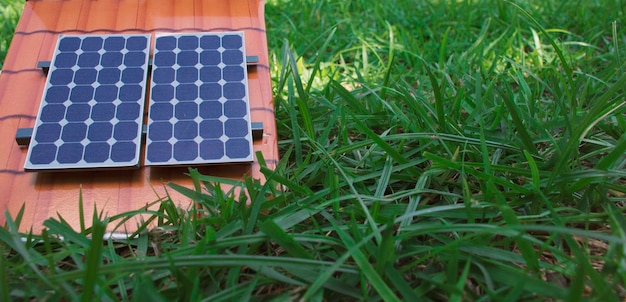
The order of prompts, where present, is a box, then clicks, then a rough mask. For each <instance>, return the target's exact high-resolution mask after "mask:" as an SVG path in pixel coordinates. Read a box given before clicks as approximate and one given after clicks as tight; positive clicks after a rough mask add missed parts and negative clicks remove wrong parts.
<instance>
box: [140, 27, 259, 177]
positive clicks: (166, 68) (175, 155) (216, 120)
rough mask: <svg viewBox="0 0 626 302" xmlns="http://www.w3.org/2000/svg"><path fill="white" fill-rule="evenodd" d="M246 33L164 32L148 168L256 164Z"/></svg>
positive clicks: (157, 58) (155, 75) (157, 56)
mask: <svg viewBox="0 0 626 302" xmlns="http://www.w3.org/2000/svg"><path fill="white" fill-rule="evenodd" d="M245 53H246V52H245V43H244V34H243V32H228V33H198V34H160V35H157V37H156V40H155V50H154V58H153V67H152V80H151V81H152V82H151V91H150V105H149V113H148V132H147V138H146V145H147V146H146V158H145V163H146V165H182V164H211V163H230V162H251V161H252V160H253V153H252V133H251V127H250V109H249V100H248V80H247V69H246V60H245V58H246V56H245Z"/></svg>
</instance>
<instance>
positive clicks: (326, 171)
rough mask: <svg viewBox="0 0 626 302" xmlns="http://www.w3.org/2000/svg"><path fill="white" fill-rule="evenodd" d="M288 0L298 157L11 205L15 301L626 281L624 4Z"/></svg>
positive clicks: (287, 154) (328, 295)
mask: <svg viewBox="0 0 626 302" xmlns="http://www.w3.org/2000/svg"><path fill="white" fill-rule="evenodd" d="M268 2H269V3H268V5H267V7H266V17H267V27H268V39H269V43H270V57H271V60H272V62H273V65H272V76H273V79H274V82H273V89H274V96H275V106H276V112H277V113H276V114H277V122H278V132H279V136H280V141H279V146H280V149H281V158H282V160H281V162H280V164H279V165H278V168H277V169H275V170H273V171H272V170H269V169H267V168H263V169H262V171H263V173H264V174H265V176H266V178H267V179H268V181H267V183H266V184H264V185H261V184H260V183H258V182H256V181H254V180H251V179H247V180H245V181H243V182H241V183H233V184H235V186H238V187H241V188H242V190H244V191H245V192H246V194H245V195H247V196H249V197H250V198H249V205H248V206H246V205H245V202H243V201H242V200H236V199H235V198H234V197H233V194H232V191H231V192H224V191H223V190H222V189H221V186H220V183H232V182H231V181H228V180H223V179H216V178H213V177H209V176H203V175H200V174H199V173H197V172H196V171H195V170H190V173H189V174H190V177H191V179H192V180H193V181H194V183H195V186H194V189H186V188H183V187H180V186H178V185H176V184H171V189H172V190H178V191H180V192H182V193H184V194H185V195H187V196H189V197H190V198H192V199H193V200H195V201H197V205H196V206H194V207H193V208H191V209H178V208H176V207H175V204H176V201H172V200H169V199H165V200H159V201H156V202H155V203H156V204H157V205H159V210H158V211H154V212H146V211H143V210H138V211H136V212H132V213H125V214H121V215H117V216H114V217H108V218H106V219H105V218H104V217H102V218H101V219H98V218H97V217H98V215H94V217H96V219H95V220H94V221H93V222H92V224H93V226H92V227H90V228H86V229H81V230H72V229H70V228H69V227H68V226H67V224H66V223H64V222H63V221H62V220H61V219H51V220H48V221H46V223H45V225H46V227H47V229H46V232H44V234H41V235H33V234H20V233H18V232H17V231H16V230H17V225H18V224H19V220H20V217H19V215H18V216H17V217H13V218H10V217H9V218H7V220H8V221H9V222H8V223H7V227H5V228H2V229H0V243H1V244H0V251H1V253H2V257H0V261H2V262H0V289H2V293H0V294H2V299H1V300H10V299H23V300H27V299H38V300H39V299H41V300H43V299H50V300H58V299H72V300H78V299H82V300H91V299H94V298H95V299H97V300H119V299H121V300H127V301H132V300H139V299H147V297H151V298H152V299H153V300H173V299H180V300H210V301H221V300H233V299H236V300H255V301H256V300H276V301H284V300H300V299H303V300H307V301H308V300H311V301H325V300H327V301H331V300H385V301H394V300H406V301H416V300H420V299H421V300H452V301H461V300H472V301H473V300H481V301H483V300H506V301H510V300H545V299H552V300H567V301H580V300H584V299H592V300H601V301H620V300H623V299H624V298H625V297H626V290H625V287H624V285H625V283H626V259H625V256H626V255H625V247H626V246H625V244H626V219H625V218H624V212H625V210H624V205H625V202H626V172H624V171H625V170H624V165H625V163H626V156H625V155H624V154H625V151H626V134H625V133H626V131H625V130H626V120H625V113H626V112H625V109H624V102H625V95H624V89H623V87H625V84H626V75H625V74H624V63H623V62H624V57H625V54H626V53H625V52H624V49H625V48H626V45H625V43H624V42H625V41H626V31H625V30H624V29H623V24H622V23H620V21H619V20H624V16H625V13H626V12H625V11H624V10H625V8H626V6H625V5H624V3H623V2H622V1H619V0H603V1H556V0H555V1H532V0H528V1H517V2H514V3H512V2H507V1H487V0H475V1H401V0H395V1H393V0H390V1H385V2H383V1H371V0H368V1H366V0H360V1H323V0H319V1H296V0H294V1H268ZM260 162H261V164H262V166H264V165H263V160H262V158H260ZM279 188H280V189H279ZM94 210H95V209H94ZM146 213H147V214H150V215H151V216H152V218H151V219H150V220H148V221H146V224H144V225H143V226H142V227H141V228H140V230H139V231H138V236H135V237H133V238H131V239H128V240H113V239H106V238H105V240H104V241H102V240H101V239H100V238H102V234H103V232H104V226H105V224H107V223H108V225H109V226H115V225H120V224H122V222H123V221H125V220H127V219H129V218H130V217H132V216H133V215H138V214H146ZM197 214H201V215H197ZM149 222H156V223H157V224H158V227H157V228H153V229H148V228H147V227H146V225H147V223H149ZM60 237H62V238H63V240H59V238H60ZM90 238H93V240H92V239H90Z"/></svg>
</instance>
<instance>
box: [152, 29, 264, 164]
mask: <svg viewBox="0 0 626 302" xmlns="http://www.w3.org/2000/svg"><path fill="white" fill-rule="evenodd" d="M227 35H228V36H230V35H236V36H239V37H241V44H242V45H241V47H240V48H239V50H240V52H241V55H242V57H243V60H242V63H241V64H240V65H233V64H225V66H222V67H220V68H221V69H222V70H223V69H224V68H225V67H228V66H239V67H240V68H241V69H242V70H243V80H242V81H241V83H243V86H244V95H243V97H241V98H240V100H242V101H243V102H244V103H245V107H246V108H245V115H244V117H243V118H242V119H243V120H245V121H246V123H247V125H246V131H247V134H246V135H245V136H243V137H242V136H235V138H244V139H245V140H247V142H248V144H247V147H248V150H247V152H248V155H247V156H245V157H238V158H230V157H227V156H226V153H227V152H228V149H227V147H224V150H223V151H224V155H223V156H222V157H221V158H220V159H202V158H201V151H200V144H201V143H202V142H200V141H198V140H199V139H201V138H200V131H202V130H201V129H200V127H201V123H202V122H204V121H206V120H202V118H201V117H200V115H201V112H200V111H201V108H202V104H203V103H205V102H209V100H207V99H202V96H201V92H200V91H198V95H197V97H196V98H195V99H194V101H195V102H196V104H197V106H198V110H197V117H196V119H195V124H196V125H197V127H198V130H197V131H198V135H197V136H196V139H195V143H196V144H197V145H198V152H197V156H196V157H195V158H194V159H190V160H180V159H176V156H175V154H174V152H176V151H175V146H174V143H171V142H168V144H169V146H171V149H170V151H171V156H170V157H169V160H167V161H153V160H151V159H150V155H151V145H153V144H154V143H155V142H159V141H158V140H153V139H152V138H151V129H154V128H153V127H152V126H153V125H154V122H155V120H154V119H153V118H152V114H153V108H154V105H155V104H157V103H159V104H163V103H166V104H172V102H174V104H173V105H176V104H177V103H178V104H180V103H179V100H178V99H176V93H177V92H176V89H177V88H176V87H173V88H172V89H173V90H174V91H173V92H172V98H173V99H172V100H170V101H169V102H162V101H158V102H157V101H155V100H154V97H155V95H156V93H153V92H154V89H155V87H157V85H158V83H157V82H155V72H158V70H159V68H160V67H159V66H158V60H157V59H156V58H157V55H158V54H159V53H160V52H161V50H159V49H158V48H157V47H158V46H157V43H158V41H159V39H161V38H165V37H175V38H176V41H177V43H178V41H179V40H180V38H181V37H185V36H193V37H195V38H197V39H198V40H200V39H201V38H202V37H207V36H217V37H219V38H220V41H222V39H223V37H224V36H227ZM245 44H246V43H245V33H244V32H243V31H229V32H193V33H155V39H154V48H153V60H152V62H153V65H152V71H151V80H150V98H149V104H148V108H149V110H148V117H147V127H146V128H147V134H146V144H145V145H146V146H145V149H146V150H145V156H144V164H145V165H146V166H189V165H210V164H232V163H251V162H253V161H254V149H253V137H252V121H251V114H250V99H249V89H248V84H249V82H248V72H247V62H246V45H245ZM200 47H201V46H200V43H199V45H198V48H197V51H207V50H208V51H210V50H211V49H203V50H200ZM177 48H178V47H176V49H177ZM179 51H180V50H179ZM164 52H165V51H164ZM172 52H173V51H172ZM168 53H171V52H168ZM176 59H178V56H177V57H176ZM200 61H201V56H200V53H199V59H198V63H197V64H196V65H195V66H196V69H197V71H198V82H202V81H201V80H200V78H201V77H202V76H201V74H200V69H201V67H199V66H200V65H201V66H202V67H206V66H209V65H202V64H201V62H200ZM176 64H177V63H176ZM220 64H223V59H220ZM177 70H178V69H175V70H174V73H176V72H177ZM220 80H222V81H224V82H222V84H220V85H222V88H223V85H225V84H228V83H232V82H230V81H226V80H225V79H224V74H223V73H222V75H221V79H220ZM175 81H176V80H173V81H172V83H173V82H175ZM198 82H196V83H198ZM165 83H167V82H164V83H161V84H164V85H162V86H165V85H166V84H165ZM202 83H203V84H206V83H207V82H202ZM221 97H222V98H224V92H223V91H222V94H221ZM213 101H215V100H213ZM227 102H229V101H225V102H222V107H223V106H224V105H225V104H226V103H227ZM223 110H224V109H222V112H223ZM175 115H176V112H175V111H174V112H173V113H172V116H175ZM222 119H223V120H221V123H222V125H224V129H223V134H224V136H226V135H225V133H226V131H228V130H227V129H225V124H226V122H227V121H228V120H230V118H226V119H224V118H222ZM164 124H167V123H164ZM169 125H170V126H171V127H172V137H174V136H175V134H174V132H175V131H176V130H175V129H174V128H175V127H176V125H177V124H176V122H174V123H172V122H169ZM152 131H156V130H152ZM222 143H224V144H226V142H222ZM162 144H163V145H166V144H165V143H162Z"/></svg>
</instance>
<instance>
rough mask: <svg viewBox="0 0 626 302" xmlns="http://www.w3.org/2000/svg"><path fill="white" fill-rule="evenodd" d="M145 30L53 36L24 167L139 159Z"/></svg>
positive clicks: (125, 163) (115, 164)
mask: <svg viewBox="0 0 626 302" xmlns="http://www.w3.org/2000/svg"><path fill="white" fill-rule="evenodd" d="M149 46H150V35H67V36H64V35H61V36H60V37H59V40H58V43H57V48H56V50H55V52H54V57H53V59H52V63H51V67H50V72H49V73H48V79H47V81H46V87H45V91H44V95H43V97H42V100H41V106H40V109H39V114H38V116H37V121H36V124H35V127H34V130H33V136H32V139H31V143H30V145H29V150H28V155H27V160H26V163H25V165H24V167H25V169H27V170H59V169H69V168H90V169H100V168H119V167H136V166H138V164H139V147H140V143H141V128H142V119H143V114H142V113H143V105H144V98H145V97H144V95H145V87H146V72H147V67H148V56H149Z"/></svg>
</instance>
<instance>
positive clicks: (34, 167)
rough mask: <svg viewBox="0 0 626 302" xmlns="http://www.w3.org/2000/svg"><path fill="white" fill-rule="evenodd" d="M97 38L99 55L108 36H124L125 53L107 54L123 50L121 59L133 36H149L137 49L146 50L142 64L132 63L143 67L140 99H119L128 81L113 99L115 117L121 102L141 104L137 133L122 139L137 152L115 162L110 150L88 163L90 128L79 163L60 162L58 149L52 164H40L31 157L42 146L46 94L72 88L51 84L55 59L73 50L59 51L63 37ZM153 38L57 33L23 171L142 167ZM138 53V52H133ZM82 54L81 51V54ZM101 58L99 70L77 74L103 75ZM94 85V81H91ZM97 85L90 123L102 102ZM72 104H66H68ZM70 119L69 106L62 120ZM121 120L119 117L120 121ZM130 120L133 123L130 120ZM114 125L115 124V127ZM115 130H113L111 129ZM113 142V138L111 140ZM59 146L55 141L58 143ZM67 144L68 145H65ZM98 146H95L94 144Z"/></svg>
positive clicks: (119, 35)
mask: <svg viewBox="0 0 626 302" xmlns="http://www.w3.org/2000/svg"><path fill="white" fill-rule="evenodd" d="M94 37H99V38H102V39H103V45H102V46H101V47H100V49H99V50H98V51H97V52H98V53H99V54H100V56H102V55H103V54H105V53H107V51H105V50H104V48H105V46H104V41H106V39H109V38H114V37H121V38H124V40H125V41H124V45H125V46H124V48H123V49H124V50H126V52H124V53H123V51H122V50H120V51H119V52H116V51H109V52H108V53H122V55H123V56H122V58H123V59H125V58H126V55H125V54H126V53H128V52H129V51H128V50H127V49H126V47H127V46H128V44H127V42H128V39H129V38H133V37H142V38H145V39H146V46H145V48H142V49H137V51H136V52H143V53H144V61H143V63H142V64H141V65H137V66H133V67H135V68H138V69H139V68H141V69H142V74H143V77H142V79H141V80H140V81H139V82H138V83H133V85H136V86H140V88H141V92H140V95H139V98H138V100H136V101H135V102H122V101H121V100H120V94H121V91H122V88H123V87H125V86H126V83H124V84H121V85H120V84H118V85H117V89H118V91H117V95H116V98H115V99H114V100H113V101H112V103H113V102H116V101H117V104H114V108H115V113H114V118H117V117H115V114H117V112H118V111H117V109H118V108H119V106H120V105H122V104H129V103H130V104H135V103H136V104H138V105H139V109H138V112H139V116H138V117H137V118H136V119H135V120H134V123H135V124H136V125H137V132H136V133H137V135H136V136H135V137H134V138H133V139H132V140H131V139H125V140H123V142H126V141H128V142H132V143H133V144H134V145H135V148H134V149H135V150H134V154H133V156H132V158H131V159H130V160H125V161H113V160H112V159H111V151H110V150H109V153H108V157H107V159H106V160H105V161H100V162H97V161H96V162H92V163H89V162H86V161H85V152H86V149H87V146H89V145H90V144H92V143H93V142H88V143H86V144H84V143H83V141H85V140H87V141H88V135H89V132H88V131H89V129H88V130H87V132H85V133H84V138H83V140H81V144H83V145H84V146H83V151H82V156H81V159H80V160H79V161H78V162H76V163H60V162H59V161H58V157H59V156H58V149H57V151H56V153H55V155H54V160H52V162H51V163H49V164H38V163H33V162H32V160H31V156H32V155H33V148H36V146H38V145H40V142H38V141H37V139H36V138H37V133H38V132H39V131H42V130H41V128H40V127H41V126H42V124H44V122H43V121H42V112H43V110H44V108H45V107H46V106H47V105H49V104H50V103H49V102H47V101H46V97H47V96H48V93H49V89H50V88H52V87H69V86H68V85H70V84H68V85H65V86H63V85H54V84H52V80H53V73H54V71H55V70H57V67H56V64H55V63H56V61H57V58H58V56H59V54H62V53H65V54H68V53H71V52H63V51H62V50H60V45H61V42H62V40H63V39H68V38H79V39H81V43H82V41H84V40H85V39H87V38H94ZM151 41H152V35H151V34H101V35H94V34H61V35H59V36H58V38H57V41H56V44H55V48H54V52H53V56H52V60H51V63H50V68H49V71H48V75H47V77H46V82H45V86H44V90H43V93H42V96H41V101H40V105H39V109H38V112H37V119H36V122H35V125H34V127H33V132H32V137H31V142H30V144H29V146H28V151H27V155H26V160H25V163H24V170H25V171H40V172H44V171H72V170H80V171H84V170H109V169H134V168H139V164H140V161H141V145H142V136H143V131H142V128H143V118H144V108H145V103H146V89H147V82H148V66H149V59H150V50H151ZM80 52H83V51H82V50H80ZM133 52H135V51H133ZM74 54H76V52H74ZM79 55H80V53H79ZM101 59H102V58H101V57H100V59H99V61H98V64H97V65H96V66H99V69H98V68H97V67H94V68H85V69H83V68H80V67H78V68H75V70H74V73H76V72H77V71H81V70H83V71H90V70H96V71H97V75H96V76H99V75H100V72H99V71H100V70H101V69H103V68H102V66H101V65H100V64H101V63H102V61H101ZM121 64H124V61H122V63H121ZM121 64H120V65H117V67H116V68H117V69H118V70H119V73H120V75H119V80H118V82H120V81H122V77H123V74H122V73H123V70H120V66H121ZM77 65H78V58H77V62H76V64H75V65H74V67H76V66H77ZM71 83H73V84H74V85H76V83H75V79H74V78H73V79H72V81H71ZM96 83H99V85H101V84H100V80H97V79H96ZM92 85H93V84H92ZM95 93H96V92H95V88H94V95H93V96H92V101H94V102H91V104H89V106H90V107H89V112H90V113H89V117H88V118H87V119H86V120H85V122H87V121H88V120H90V119H91V113H92V111H93V108H94V107H95V106H96V105H98V104H99V102H98V101H95V99H96V96H95ZM70 97H71V96H70V95H68V96H67V98H68V99H67V100H66V101H65V102H69V104H70V105H73V104H74V103H73V102H72V101H70V100H69V98H70ZM67 106H69V105H66V107H67ZM66 119H67V109H66V111H65V115H64V117H63V119H62V121H66ZM112 120H113V118H111V119H110V120H109V121H112ZM118 121H119V120H118ZM93 122H94V121H93V120H91V122H90V123H89V124H87V123H84V124H83V125H86V126H87V128H89V126H90V125H91V123H93ZM129 123H131V122H129ZM60 124H61V121H60V122H58V123H57V125H60ZM112 127H113V128H114V125H113V126H112ZM111 131H113V129H112V130H111ZM62 135H63V133H62V132H61V133H59V136H62ZM113 136H114V133H113V132H112V133H111V138H113ZM111 142H112V141H111ZM106 143H107V144H108V145H109V146H110V147H111V148H112V145H111V143H110V142H106ZM55 145H56V144H55ZM63 145H65V144H63ZM63 145H60V146H57V147H58V148H61V146H63ZM93 148H95V147H93Z"/></svg>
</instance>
